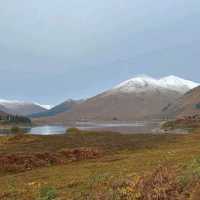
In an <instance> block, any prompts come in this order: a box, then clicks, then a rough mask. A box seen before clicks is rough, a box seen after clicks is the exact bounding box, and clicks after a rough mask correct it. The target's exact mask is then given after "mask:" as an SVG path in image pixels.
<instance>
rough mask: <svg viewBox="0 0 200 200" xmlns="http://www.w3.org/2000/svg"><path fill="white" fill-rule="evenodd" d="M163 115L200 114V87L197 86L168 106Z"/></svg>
mask: <svg viewBox="0 0 200 200" xmlns="http://www.w3.org/2000/svg"><path fill="white" fill-rule="evenodd" d="M162 112H163V115H165V116H168V117H179V116H187V115H195V114H200V87H196V88H194V89H192V90H190V91H189V92H187V93H186V94H185V95H183V96H182V97H181V98H179V99H178V100H176V101H175V102H173V103H172V104H169V105H168V106H166V107H165V108H164V109H163V110H162Z"/></svg>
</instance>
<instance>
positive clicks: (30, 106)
mask: <svg viewBox="0 0 200 200" xmlns="http://www.w3.org/2000/svg"><path fill="white" fill-rule="evenodd" d="M0 110H2V111H4V112H6V113H9V114H12V115H22V116H28V115H31V114H34V113H39V112H44V111H46V110H47V109H46V108H44V107H42V106H41V105H39V104H37V103H32V102H22V101H8V100H2V99H1V100H0Z"/></svg>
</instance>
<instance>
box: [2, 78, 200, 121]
mask: <svg viewBox="0 0 200 200" xmlns="http://www.w3.org/2000/svg"><path fill="white" fill-rule="evenodd" d="M198 86H199V84H198V83H195V82H192V81H189V80H185V79H182V78H179V77H176V76H167V77H164V78H161V79H155V78H152V77H149V76H144V75H142V76H137V77H134V78H132V79H129V80H126V81H124V82H122V83H120V84H118V85H116V86H115V87H113V88H111V89H109V90H107V91H105V92H103V93H101V94H98V95H96V96H94V97H91V98H89V99H87V100H80V101H76V100H72V99H69V100H67V101H65V102H63V103H61V104H59V105H57V106H55V107H53V108H51V109H48V108H49V106H43V105H40V104H38V103H32V102H23V101H8V100H0V111H2V112H4V113H9V114H13V115H23V116H29V117H32V118H36V119H37V120H39V121H45V122H48V123H49V122H50V123H51V122H52V123H54V122H61V123H65V122H67V121H77V120H81V121H82V120H86V121H87V120H127V121H129V120H144V119H150V118H161V117H162V118H163V117H166V116H167V117H174V116H178V115H184V114H189V113H193V112H194V111H195V112H196V113H200V101H199V98H200V87H198ZM190 104H191V105H190Z"/></svg>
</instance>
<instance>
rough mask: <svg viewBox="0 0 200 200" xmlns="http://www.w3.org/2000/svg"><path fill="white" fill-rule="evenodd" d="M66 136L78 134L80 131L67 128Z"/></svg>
mask: <svg viewBox="0 0 200 200" xmlns="http://www.w3.org/2000/svg"><path fill="white" fill-rule="evenodd" d="M66 133H67V134H78V133H80V130H79V129H78V128H69V129H67V130H66Z"/></svg>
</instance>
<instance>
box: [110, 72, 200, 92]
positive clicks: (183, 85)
mask: <svg viewBox="0 0 200 200" xmlns="http://www.w3.org/2000/svg"><path fill="white" fill-rule="evenodd" d="M197 86H199V84H198V83H195V82H192V81H189V80H185V79H182V78H179V77H176V76H172V75H171V76H167V77H163V78H161V79H155V78H152V77H149V76H145V75H142V76H136V77H134V78H132V79H129V80H127V81H124V82H122V83H120V84H119V85H117V86H116V87H114V88H113V89H112V90H111V91H112V92H113V91H115V92H117V91H119V92H126V93H130V92H145V91H151V90H155V89H156V90H157V89H168V90H173V91H176V92H180V93H185V92H187V91H189V90H191V89H193V88H195V87H197Z"/></svg>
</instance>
